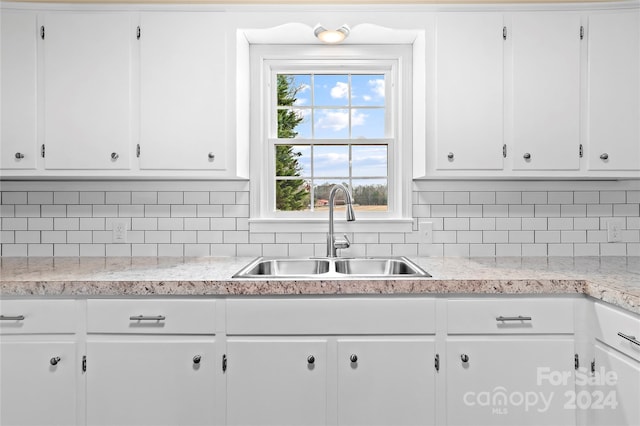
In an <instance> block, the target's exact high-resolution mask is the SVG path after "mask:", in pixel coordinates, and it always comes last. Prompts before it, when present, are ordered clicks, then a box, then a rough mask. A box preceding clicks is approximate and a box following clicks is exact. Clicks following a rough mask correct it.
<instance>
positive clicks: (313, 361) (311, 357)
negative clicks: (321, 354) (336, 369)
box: [307, 355, 316, 365]
mask: <svg viewBox="0 0 640 426" xmlns="http://www.w3.org/2000/svg"><path fill="white" fill-rule="evenodd" d="M315 362H316V357H315V356H313V355H309V356H308V357H307V363H308V364H309V365H313V364H314V363H315Z"/></svg>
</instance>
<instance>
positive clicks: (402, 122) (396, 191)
mask: <svg viewBox="0 0 640 426" xmlns="http://www.w3.org/2000/svg"><path fill="white" fill-rule="evenodd" d="M250 49H251V50H250V60H251V89H250V93H251V111H250V112H251V143H250V148H251V153H250V158H251V183H250V186H251V218H250V220H249V223H250V230H251V231H253V232H265V231H268V232H274V231H280V230H289V231H308V232H326V229H325V228H326V226H327V225H326V223H327V217H326V213H324V214H318V213H315V212H282V211H278V212H276V211H275V209H274V208H273V206H275V190H274V185H275V170H274V168H275V158H274V155H275V145H276V144H277V142H280V143H281V142H282V139H277V122H276V120H277V118H276V117H277V114H275V111H274V110H273V108H274V107H275V104H276V102H275V101H274V100H275V99H276V97H277V92H276V91H277V87H275V84H274V83H275V76H276V74H307V73H317V74H328V73H335V74H350V73H351V74H357V73H370V74H385V81H386V85H385V92H386V93H385V95H386V97H385V99H386V105H385V108H386V110H385V111H386V112H387V113H386V114H385V116H386V119H387V120H388V122H387V123H385V124H386V126H385V132H386V134H385V138H381V139H363V140H357V139H335V140H332V141H331V142H334V143H336V144H351V145H358V144H363V145H375V144H385V145H387V146H388V152H387V156H388V163H387V167H388V176H387V179H388V181H387V185H388V210H387V211H386V212H356V221H355V222H349V223H346V222H344V219H343V218H342V217H341V215H339V214H338V215H336V222H337V228H338V229H342V230H348V231H356V232H357V231H361V232H368V231H379V230H380V228H379V227H380V225H381V224H384V226H385V230H387V231H395V232H402V231H410V230H411V229H412V224H413V219H412V216H411V185H412V171H411V167H410V166H407V165H411V164H412V160H411V152H412V138H411V136H412V120H411V117H412V114H411V111H412V96H411V95H412V92H411V85H412V77H411V70H412V63H411V56H412V46H411V45H410V44H406V45H375V46H374V45H367V46H363V45H340V46H322V45H321V46H316V45H312V46H309V45H252V46H251V47H250ZM387 79H388V80H387ZM312 125H313V123H312ZM313 142H314V140H313V139H291V145H307V144H311V143H313ZM341 222H344V223H341Z"/></svg>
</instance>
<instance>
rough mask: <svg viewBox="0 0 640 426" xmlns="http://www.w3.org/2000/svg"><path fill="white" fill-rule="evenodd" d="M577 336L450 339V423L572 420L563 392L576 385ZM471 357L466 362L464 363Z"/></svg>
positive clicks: (566, 422) (557, 422)
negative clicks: (575, 355)
mask: <svg viewBox="0 0 640 426" xmlns="http://www.w3.org/2000/svg"><path fill="white" fill-rule="evenodd" d="M573 353H574V351H573V340H571V339H561V338H555V339H551V338H542V337H541V338H499V337H486V336H481V337H478V338H475V339H472V338H469V339H465V338H460V339H457V338H456V339H452V338H450V339H449V341H448V342H447V356H446V364H445V365H446V367H445V368H446V369H447V397H446V399H447V419H448V422H447V423H448V424H449V425H475V426H480V425H516V424H517V425H538V426H541V425H566V426H568V425H573V424H575V412H574V411H573V410H569V409H566V408H565V403H566V402H567V401H568V397H567V396H565V392H567V391H573V390H574V381H575V379H574V365H573ZM463 357H467V358H465V359H467V362H463Z"/></svg>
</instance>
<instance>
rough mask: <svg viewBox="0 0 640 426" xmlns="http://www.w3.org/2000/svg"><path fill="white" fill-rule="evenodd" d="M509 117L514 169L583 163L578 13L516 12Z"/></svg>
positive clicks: (570, 167) (562, 167)
mask: <svg viewBox="0 0 640 426" xmlns="http://www.w3.org/2000/svg"><path fill="white" fill-rule="evenodd" d="M509 33H510V34H509V40H510V43H511V48H512V67H513V69H512V74H511V75H510V76H509V77H508V78H509V79H510V85H511V107H512V110H511V111H510V112H509V111H508V113H510V115H511V117H510V122H511V126H510V127H511V132H512V135H511V136H512V144H510V145H512V148H511V147H510V148H511V149H510V153H509V155H510V156H513V160H512V161H513V169H514V170H550V171H561V170H578V169H579V168H580V157H579V155H578V154H579V146H580V15H578V14H575V13H564V12H554V13H539V12H528V13H515V14H513V15H512V25H511V27H510V28H509Z"/></svg>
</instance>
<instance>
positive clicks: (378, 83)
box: [369, 79, 384, 98]
mask: <svg viewBox="0 0 640 426" xmlns="http://www.w3.org/2000/svg"><path fill="white" fill-rule="evenodd" d="M369 87H371V91H372V92H373V93H374V94H375V95H376V96H378V97H380V98H384V79H376V80H369Z"/></svg>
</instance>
